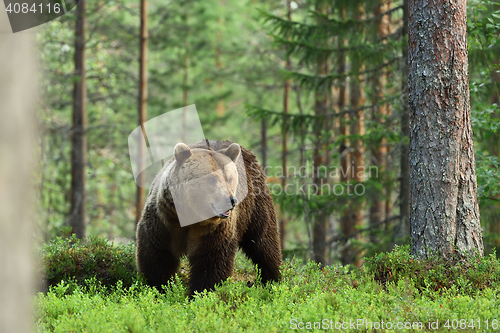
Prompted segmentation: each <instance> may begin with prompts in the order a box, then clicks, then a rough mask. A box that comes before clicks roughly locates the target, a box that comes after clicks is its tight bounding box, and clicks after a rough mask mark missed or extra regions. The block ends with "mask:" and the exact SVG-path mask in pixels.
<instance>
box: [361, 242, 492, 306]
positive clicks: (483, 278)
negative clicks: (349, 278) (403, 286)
mask: <svg viewBox="0 0 500 333" xmlns="http://www.w3.org/2000/svg"><path fill="white" fill-rule="evenodd" d="M364 269H365V270H366V273H367V274H370V275H372V276H373V277H374V279H375V280H376V281H379V282H380V283H381V284H382V285H383V286H385V287H387V286H388V285H389V284H396V285H397V284H398V283H399V282H400V281H406V282H408V281H411V284H412V285H413V286H414V287H415V288H416V289H417V290H419V291H421V292H424V293H425V294H429V293H430V295H434V294H433V293H434V292H439V293H444V292H446V291H448V290H455V291H456V292H459V293H461V294H463V295H470V296H473V295H476V294H477V293H478V292H479V291H481V290H484V289H487V288H492V289H496V288H498V287H499V286H500V262H499V261H498V259H497V258H496V255H495V253H493V254H491V255H489V256H487V257H480V256H479V255H473V256H471V257H464V256H460V255H458V254H455V255H453V256H452V257H451V258H448V259H444V258H442V257H440V256H437V255H436V256H435V257H432V258H428V259H414V258H413V257H412V256H411V255H410V247H409V246H402V247H399V246H397V245H396V247H395V249H394V251H392V252H388V253H380V254H378V255H376V256H374V257H372V258H367V259H366V261H365V264H364Z"/></svg>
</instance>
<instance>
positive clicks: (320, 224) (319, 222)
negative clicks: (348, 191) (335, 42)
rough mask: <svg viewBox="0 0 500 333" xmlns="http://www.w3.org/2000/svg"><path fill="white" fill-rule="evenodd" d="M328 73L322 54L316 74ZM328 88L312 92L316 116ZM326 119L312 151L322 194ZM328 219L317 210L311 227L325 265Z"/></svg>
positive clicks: (323, 109) (316, 181)
mask: <svg viewBox="0 0 500 333" xmlns="http://www.w3.org/2000/svg"><path fill="white" fill-rule="evenodd" d="M316 10H317V11H318V12H322V13H324V12H326V11H324V9H323V8H320V6H319V5H318V7H317V9H316ZM318 24H319V25H321V24H322V22H321V20H320V22H318ZM328 73H329V64H328V59H327V58H325V57H324V56H318V61H317V74H318V75H326V74H328ZM328 90H329V89H322V88H318V89H317V90H316V91H315V93H314V100H315V101H314V114H315V115H316V116H321V115H324V114H325V113H326V112H327V109H328V106H329V105H330V102H329V92H328ZM326 125H327V121H326V119H322V120H321V121H318V122H317V124H316V126H315V129H314V135H315V139H314V140H315V142H314V151H313V184H314V185H315V186H316V188H317V191H316V194H318V195H321V194H322V191H321V189H322V187H323V184H325V181H326V178H325V176H323V175H320V172H319V171H320V170H321V168H320V167H321V166H324V165H325V161H326V158H325V157H326V152H325V149H324V147H325V146H324V144H325V142H324V138H323V133H322V132H323V130H329V128H328V127H327V126H326ZM328 230H329V228H328V219H327V215H326V214H325V212H324V211H323V210H320V211H318V213H317V214H316V217H315V221H314V227H313V253H314V261H316V262H317V263H321V265H323V266H325V265H327V246H326V237H327V235H328Z"/></svg>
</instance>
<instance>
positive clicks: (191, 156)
mask: <svg viewBox="0 0 500 333" xmlns="http://www.w3.org/2000/svg"><path fill="white" fill-rule="evenodd" d="M241 159H243V161H241ZM236 162H239V163H236ZM240 175H242V176H241V177H240ZM176 184H184V189H183V191H182V193H184V194H183V195H184V196H180V197H177V198H176V202H175V203H174V200H173V197H172V193H174V191H175V190H174V187H175V186H176ZM247 188H248V193H247V195H246V197H245V196H244V195H243V196H241V193H242V191H246V189H247ZM207 189H209V191H207ZM243 197H244V199H243V200H241V202H238V200H237V198H243ZM174 198H175V196H174ZM179 198H182V204H181V205H179V203H178V201H179ZM227 205H229V209H227V210H225V209H226V208H220V207H227ZM203 207H205V208H206V207H211V209H212V212H211V213H210V214H209V215H207V213H206V212H203V210H204V209H205V208H203ZM186 208H187V209H188V210H189V209H191V210H192V214H188V215H186V212H182V214H183V216H191V217H193V216H194V217H198V218H199V219H200V220H201V219H203V220H202V221H201V222H198V223H194V224H190V225H187V226H184V227H181V224H180V221H179V216H181V215H180V214H181V212H180V211H179V215H178V210H186ZM198 211H199V212H198ZM207 217H208V218H207ZM136 241H137V266H138V269H139V272H141V273H143V274H144V276H145V278H146V280H147V282H148V284H149V285H151V286H155V287H157V288H159V289H160V288H161V287H160V286H161V285H165V284H166V283H167V281H168V280H169V279H170V278H171V277H172V276H173V275H174V274H175V273H176V271H177V269H178V267H179V258H180V257H181V256H182V255H184V254H186V255H187V257H188V259H189V263H190V277H189V287H190V290H191V294H193V293H194V292H195V291H197V292H201V291H203V290H205V289H207V290H211V289H213V288H214V286H215V285H216V284H218V283H221V282H222V281H223V280H225V279H227V278H228V277H229V276H230V275H231V274H232V272H233V266H234V258H235V255H236V251H237V248H238V246H239V247H240V248H241V249H242V250H243V252H244V253H245V254H246V255H247V256H248V257H249V258H250V259H251V260H252V261H253V262H254V263H255V264H257V266H258V267H259V269H260V271H261V278H262V282H263V283H266V282H267V281H277V280H278V279H279V267H280V265H281V250H280V243H279V235H278V224H277V221H276V213H275V210H274V205H273V200H272V197H271V195H270V192H269V189H268V188H267V185H266V178H265V175H264V172H263V170H262V167H261V166H260V164H259V162H258V161H257V157H256V156H255V155H254V154H253V153H252V152H251V151H249V150H248V149H245V148H243V147H240V146H239V145H238V144H236V143H233V142H230V141H202V142H199V143H196V144H192V145H189V146H188V145H186V144H183V143H179V144H177V145H176V146H175V148H174V157H173V158H171V159H170V160H169V161H168V162H166V163H165V165H164V166H163V168H162V170H161V171H160V172H159V173H158V175H157V176H156V177H155V179H154V180H153V182H152V184H151V188H150V191H149V195H148V198H147V201H146V204H145V207H144V210H143V212H142V217H141V220H140V221H139V223H138V225H137V231H136Z"/></svg>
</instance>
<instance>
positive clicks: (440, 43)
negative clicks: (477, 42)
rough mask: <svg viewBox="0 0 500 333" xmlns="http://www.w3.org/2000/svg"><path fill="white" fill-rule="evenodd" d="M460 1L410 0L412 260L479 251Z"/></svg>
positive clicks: (463, 10)
mask: <svg viewBox="0 0 500 333" xmlns="http://www.w3.org/2000/svg"><path fill="white" fill-rule="evenodd" d="M466 11H467V5H466V1H465V0H458V1H451V0H411V1H409V11H408V12H409V42H408V55H409V75H408V76H409V77H408V85H409V106H410V207H411V210H410V228H411V239H412V252H413V254H415V255H417V256H419V257H428V256H429V255H430V254H432V253H439V254H440V255H442V256H443V257H448V256H449V255H450V254H452V253H454V252H456V251H458V252H463V251H477V252H478V253H480V254H481V255H482V254H483V240H482V231H481V224H480V221H479V207H478V202H477V183H476V171H475V159H474V149H473V137H472V128H471V121H470V105H469V75H468V61H467V25H466V24H467V20H466V13H467V12H466Z"/></svg>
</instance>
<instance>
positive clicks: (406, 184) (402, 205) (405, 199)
mask: <svg viewBox="0 0 500 333" xmlns="http://www.w3.org/2000/svg"><path fill="white" fill-rule="evenodd" d="M407 36H408V0H404V1H403V38H407ZM402 63H403V66H402V67H403V68H402V69H403V70H402V74H403V75H402V80H403V81H402V84H401V87H402V89H401V90H402V91H401V95H402V100H401V105H402V111H401V133H402V143H401V183H400V187H399V215H400V216H401V218H400V228H399V236H403V237H405V236H407V235H409V233H410V161H409V145H408V143H407V141H409V138H410V113H409V109H408V45H407V44H406V43H403V61H402Z"/></svg>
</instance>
